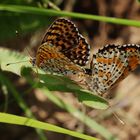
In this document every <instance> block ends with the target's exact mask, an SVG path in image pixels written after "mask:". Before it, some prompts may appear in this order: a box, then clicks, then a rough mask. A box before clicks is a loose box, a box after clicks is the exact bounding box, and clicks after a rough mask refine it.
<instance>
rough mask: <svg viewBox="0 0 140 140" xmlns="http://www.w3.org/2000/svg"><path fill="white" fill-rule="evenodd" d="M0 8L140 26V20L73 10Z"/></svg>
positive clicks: (6, 6)
mask: <svg viewBox="0 0 140 140" xmlns="http://www.w3.org/2000/svg"><path fill="white" fill-rule="evenodd" d="M0 10H1V11H9V12H17V13H25V14H28V13H31V14H38V15H47V16H48V15H49V16H63V17H73V18H81V19H90V20H97V21H102V22H108V23H114V24H122V25H127V26H137V27H140V21H137V20H128V19H121V18H114V17H106V16H97V15H90V14H82V13H75V12H66V11H56V10H51V9H44V8H37V7H31V6H18V5H0Z"/></svg>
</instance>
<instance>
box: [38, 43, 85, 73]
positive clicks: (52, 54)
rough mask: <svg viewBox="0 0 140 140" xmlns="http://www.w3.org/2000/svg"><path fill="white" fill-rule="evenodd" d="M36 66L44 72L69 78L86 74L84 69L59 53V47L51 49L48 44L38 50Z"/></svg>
mask: <svg viewBox="0 0 140 140" xmlns="http://www.w3.org/2000/svg"><path fill="white" fill-rule="evenodd" d="M36 65H37V66H38V67H39V68H41V69H43V70H44V71H48V72H51V73H58V74H63V75H67V76H68V75H71V74H75V73H79V72H84V69H83V68H82V67H80V66H79V65H76V64H74V63H73V62H71V60H70V59H69V58H67V57H66V56H65V55H64V54H63V53H62V52H59V51H58V49H57V47H54V46H53V47H51V44H48V43H43V44H42V45H41V46H40V48H39V49H38V51H37V56H36Z"/></svg>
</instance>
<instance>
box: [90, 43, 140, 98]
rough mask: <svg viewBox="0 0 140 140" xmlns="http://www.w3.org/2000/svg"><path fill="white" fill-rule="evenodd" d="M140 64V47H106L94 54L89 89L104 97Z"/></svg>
mask: <svg viewBox="0 0 140 140" xmlns="http://www.w3.org/2000/svg"><path fill="white" fill-rule="evenodd" d="M139 64H140V45H136V44H128V45H106V46H104V47H103V48H102V49H99V51H98V52H97V53H96V54H93V57H92V61H91V63H90V69H88V73H89V75H90V76H89V77H88V79H87V84H88V87H89V89H90V90H91V91H94V92H95V93H97V94H98V95H101V96H103V95H104V94H105V93H106V92H107V91H108V90H109V89H111V88H112V87H113V86H115V85H116V84H117V83H119V82H120V81H121V80H123V79H124V78H126V77H127V76H128V74H129V73H130V72H132V71H133V70H135V69H136V68H137V66H138V65H139Z"/></svg>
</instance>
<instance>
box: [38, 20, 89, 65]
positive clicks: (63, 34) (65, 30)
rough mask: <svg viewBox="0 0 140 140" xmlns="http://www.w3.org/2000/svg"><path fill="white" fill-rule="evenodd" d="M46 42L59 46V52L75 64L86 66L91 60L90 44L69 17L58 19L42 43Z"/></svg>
mask: <svg viewBox="0 0 140 140" xmlns="http://www.w3.org/2000/svg"><path fill="white" fill-rule="evenodd" d="M45 42H47V43H49V44H51V45H52V46H53V47H57V50H58V51H59V52H61V53H63V54H64V55H65V56H66V57H67V58H69V59H70V60H71V61H72V62H74V63H75V64H78V65H80V66H85V65H86V64H87V63H88V61H89V56H90V46H89V45H88V43H87V42H86V40H85V39H84V37H83V36H82V35H81V34H79V31H78V29H77V27H76V26H75V25H74V24H73V23H72V22H71V21H70V20H68V19H64V18H59V19H57V20H56V21H55V22H54V23H53V24H52V25H51V26H50V28H49V29H48V30H47V32H46V34H45V36H44V38H43V40H42V43H41V44H43V43H45ZM39 49H40V48H39Z"/></svg>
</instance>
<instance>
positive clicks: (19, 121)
mask: <svg viewBox="0 0 140 140" xmlns="http://www.w3.org/2000/svg"><path fill="white" fill-rule="evenodd" d="M0 122H2V123H9V124H16V125H23V126H29V127H33V128H38V129H42V130H47V131H52V132H57V133H62V134H67V135H70V136H73V137H77V138H80V139H85V140H98V139H97V138H94V137H91V136H88V135H85V134H82V133H78V132H75V131H71V130H68V129H64V128H62V127H58V126H55V125H52V124H49V123H44V122H41V121H37V120H34V119H31V118H27V117H20V116H16V115H11V114H7V113H0Z"/></svg>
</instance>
